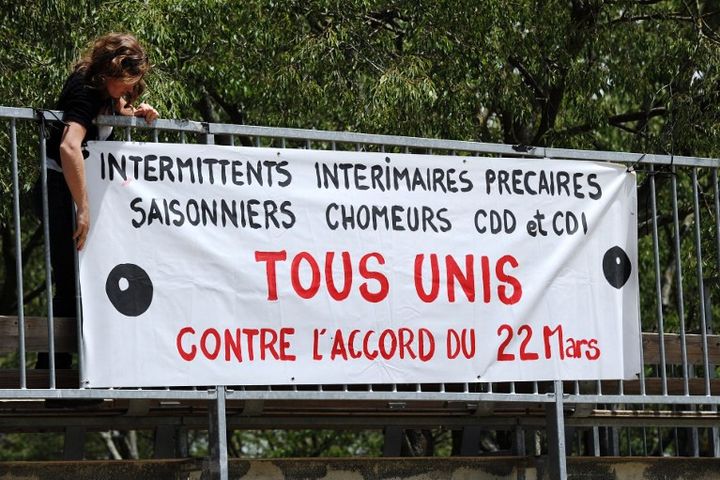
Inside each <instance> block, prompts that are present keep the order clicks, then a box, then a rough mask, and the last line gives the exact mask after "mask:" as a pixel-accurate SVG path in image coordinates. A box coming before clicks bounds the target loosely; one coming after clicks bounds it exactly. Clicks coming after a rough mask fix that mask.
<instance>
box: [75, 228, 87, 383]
mask: <svg viewBox="0 0 720 480" xmlns="http://www.w3.org/2000/svg"><path fill="white" fill-rule="evenodd" d="M72 226H73V231H75V229H76V228H77V226H76V224H75V215H73V216H72ZM73 269H74V270H75V325H76V327H77V333H76V337H77V345H78V375H79V376H80V388H85V384H84V379H85V355H84V354H83V348H82V345H83V332H82V324H83V316H82V292H81V291H80V258H79V257H78V251H77V248H74V249H73Z"/></svg>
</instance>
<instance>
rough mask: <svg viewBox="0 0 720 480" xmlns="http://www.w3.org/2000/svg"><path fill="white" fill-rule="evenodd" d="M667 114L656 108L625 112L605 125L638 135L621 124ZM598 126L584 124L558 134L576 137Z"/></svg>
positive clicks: (665, 109)
mask: <svg viewBox="0 0 720 480" xmlns="http://www.w3.org/2000/svg"><path fill="white" fill-rule="evenodd" d="M667 114H668V110H667V108H665V107H656V108H651V109H650V110H647V111H643V112H627V113H621V114H619V115H613V116H611V117H608V119H607V123H608V124H610V125H612V126H614V127H618V128H621V129H623V130H626V131H631V133H640V132H638V131H635V130H634V129H628V127H625V126H623V125H622V124H623V123H627V122H637V121H647V120H649V119H651V118H653V117H661V116H665V115H667ZM598 126H600V125H599V124H591V123H585V124H582V125H576V126H574V127H570V128H566V129H565V130H561V131H559V132H558V134H560V135H567V136H573V135H578V134H580V133H585V132H589V131H590V130H593V129H594V128H597V127H598Z"/></svg>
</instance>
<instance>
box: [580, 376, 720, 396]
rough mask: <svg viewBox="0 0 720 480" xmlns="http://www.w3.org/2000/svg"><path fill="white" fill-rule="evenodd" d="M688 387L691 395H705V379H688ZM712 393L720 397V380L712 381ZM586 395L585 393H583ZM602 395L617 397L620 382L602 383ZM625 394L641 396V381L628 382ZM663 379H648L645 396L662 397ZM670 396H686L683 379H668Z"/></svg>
mask: <svg viewBox="0 0 720 480" xmlns="http://www.w3.org/2000/svg"><path fill="white" fill-rule="evenodd" d="M688 387H689V389H690V395H705V379H704V378H690V379H688ZM710 391H711V393H712V394H713V395H720V379H717V378H716V379H712V380H710ZM583 393H585V392H583ZM602 393H603V394H609V395H616V394H618V393H619V382H618V381H617V380H607V381H603V382H602ZM623 393H625V394H627V395H640V380H630V381H626V382H625V383H624V385H623ZM662 393H663V392H662V379H661V378H646V379H645V394H646V395H662ZM667 393H668V395H684V394H685V391H684V384H683V379H682V378H668V379H667Z"/></svg>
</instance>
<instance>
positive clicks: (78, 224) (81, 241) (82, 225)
mask: <svg viewBox="0 0 720 480" xmlns="http://www.w3.org/2000/svg"><path fill="white" fill-rule="evenodd" d="M89 231H90V213H89V212H88V208H87V206H78V207H77V209H76V210H75V233H73V240H75V244H76V245H77V249H78V250H82V249H83V247H84V246H85V240H86V239H87V235H88V232H89Z"/></svg>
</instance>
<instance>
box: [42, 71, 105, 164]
mask: <svg viewBox="0 0 720 480" xmlns="http://www.w3.org/2000/svg"><path fill="white" fill-rule="evenodd" d="M105 107H107V109H106V108H105ZM55 108H57V109H58V110H62V111H63V112H64V115H63V121H65V122H77V123H79V124H80V125H82V126H83V127H85V129H86V130H87V132H86V133H85V138H84V139H83V143H85V142H87V141H88V140H97V138H98V127H97V125H95V124H93V123H92V122H93V120H94V119H95V117H97V116H98V114H99V113H100V112H101V111H102V110H105V109H106V110H107V111H108V112H111V111H112V99H111V98H110V97H108V96H107V95H105V92H103V91H102V90H98V89H95V88H92V87H91V86H90V85H88V84H86V83H85V75H84V74H83V73H80V72H73V73H72V74H71V75H70V77H68V79H67V80H66V81H65V86H63V89H62V92H61V93H60V99H59V100H58V102H57V104H56V107H55ZM63 130H64V127H63V125H62V124H60V123H55V124H51V127H50V138H48V141H47V156H48V157H49V158H52V159H53V160H55V161H56V162H57V163H58V165H60V140H61V139H62V134H63ZM60 166H61V167H62V165H60Z"/></svg>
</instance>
